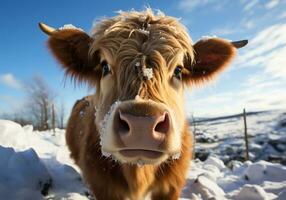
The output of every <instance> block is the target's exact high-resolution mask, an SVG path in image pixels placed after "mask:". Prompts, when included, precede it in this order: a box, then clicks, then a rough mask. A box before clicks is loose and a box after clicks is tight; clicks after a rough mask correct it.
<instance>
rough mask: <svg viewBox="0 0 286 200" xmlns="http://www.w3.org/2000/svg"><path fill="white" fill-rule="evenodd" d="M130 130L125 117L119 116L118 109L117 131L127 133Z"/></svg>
mask: <svg viewBox="0 0 286 200" xmlns="http://www.w3.org/2000/svg"><path fill="white" fill-rule="evenodd" d="M129 131H130V127H129V124H128V122H127V121H126V119H124V118H123V117H122V116H121V112H120V111H119V116H118V132H119V133H121V134H127V133H129Z"/></svg>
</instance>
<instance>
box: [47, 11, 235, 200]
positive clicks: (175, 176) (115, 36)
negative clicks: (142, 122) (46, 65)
mask: <svg viewBox="0 0 286 200" xmlns="http://www.w3.org/2000/svg"><path fill="white" fill-rule="evenodd" d="M48 45H49V47H50V49H51V51H52V53H53V54H54V55H55V57H56V58H57V59H58V61H59V62H60V63H61V64H62V65H63V67H64V69H66V72H67V74H69V75H71V76H72V77H73V78H75V79H77V80H79V81H87V82H88V83H89V84H90V85H91V86H94V87H96V90H97V91H96V94H94V95H93V96H90V97H87V98H84V99H82V100H80V101H78V102H77V103H76V104H75V106H74V108H73V111H72V114H71V117H70V119H69V122H68V127H67V131H66V140H67V144H68V146H69V149H70V151H71V157H72V158H73V159H74V160H75V162H76V164H77V165H78V166H79V167H80V168H81V170H82V173H83V176H84V178H85V180H86V182H87V183H88V184H89V186H90V188H91V190H92V192H93V193H94V195H95V196H96V198H97V199H99V200H113V199H118V200H123V199H126V198H129V199H131V200H139V199H143V198H144V197H146V195H148V194H149V195H151V199H153V200H157V199H158V200H164V199H169V200H175V199H178V197H179V195H180V192H181V190H182V187H183V186H184V184H185V176H186V172H187V169H188V165H189V161H190V159H191V155H192V148H193V147H192V143H193V141H192V137H191V133H189V131H188V124H187V122H186V121H187V120H186V118H185V115H184V111H183V105H184V102H183V90H184V87H185V86H189V85H191V84H190V83H200V82H205V81H207V80H209V79H213V78H214V77H215V75H217V74H218V73H219V72H221V71H222V70H223V69H224V68H225V67H226V66H227V64H228V63H229V62H230V61H231V59H232V58H233V57H234V55H235V52H236V50H235V47H234V46H233V45H232V44H231V43H230V42H227V41H225V40H222V39H208V40H201V41H199V42H198V43H196V44H195V45H193V44H192V41H191V39H190V37H189V36H188V34H187V31H186V29H185V28H184V26H183V25H181V24H180V23H179V22H178V21H177V20H176V19H175V18H172V17H167V16H164V15H154V14H153V12H152V11H151V10H147V11H145V12H135V11H134V12H133V11H132V12H127V13H125V12H123V13H120V14H119V15H118V16H116V17H113V18H109V19H103V20H102V21H100V22H99V23H98V24H97V25H96V26H95V28H94V30H93V34H92V36H91V37H90V36H88V35H87V34H86V33H84V32H82V31H79V30H74V29H67V30H58V31H55V32H54V33H53V34H52V35H51V36H50V38H49V41H48ZM102 61H104V62H107V63H108V64H109V66H110V68H111V71H110V73H109V74H108V75H106V76H104V75H103V74H102V68H101V67H102V66H101V64H100V63H101V62H102ZM137 63H140V66H137ZM178 67H181V68H182V75H180V76H177V77H176V76H175V75H174V71H175V70H176V69H177V68H178ZM144 68H152V69H153V77H152V78H151V80H146V78H144V76H143V75H142V73H143V70H144ZM136 96H140V98H141V99H142V100H144V102H148V101H149V100H152V102H158V103H162V104H164V105H166V106H167V107H168V108H170V109H171V110H172V111H174V117H175V119H176V120H177V122H176V123H177V126H178V129H179V130H181V132H180V133H179V135H178V136H177V137H180V141H181V143H182V145H181V150H180V151H181V156H180V158H179V159H176V160H172V159H167V160H166V161H165V162H162V163H161V164H160V165H144V166H142V167H138V166H136V165H132V164H122V163H120V162H119V163H118V162H116V161H114V160H112V159H110V158H106V157H104V156H103V155H102V152H101V145H100V133H99V127H100V123H101V122H102V120H103V119H104V116H105V115H106V113H107V112H108V111H109V109H110V107H111V105H112V104H113V103H114V102H115V101H117V100H120V101H123V102H124V101H128V100H133V99H134V98H135V97H136ZM146 105H147V104H146ZM95 107H96V108H97V110H95ZM131 110H132V108H131ZM140 112H141V111H140ZM142 112H144V111H142ZM95 113H96V114H95ZM143 114H144V113H143ZM145 114H146V113H145ZM166 145H167V146H168V145H172V141H168V144H166Z"/></svg>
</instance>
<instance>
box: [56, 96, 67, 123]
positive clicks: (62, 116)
mask: <svg viewBox="0 0 286 200" xmlns="http://www.w3.org/2000/svg"><path fill="white" fill-rule="evenodd" d="M65 114H66V110H65V105H64V102H63V101H62V102H61V105H60V107H59V108H58V112H57V115H58V127H59V128H61V129H63V128H64V120H65Z"/></svg>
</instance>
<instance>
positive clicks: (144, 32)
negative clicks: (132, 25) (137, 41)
mask: <svg viewBox="0 0 286 200" xmlns="http://www.w3.org/2000/svg"><path fill="white" fill-rule="evenodd" d="M137 30H138V31H139V32H140V33H143V34H145V35H149V34H150V31H147V30H145V29H141V28H140V29H137Z"/></svg>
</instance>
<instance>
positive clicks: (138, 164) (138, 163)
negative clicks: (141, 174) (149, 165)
mask: <svg viewBox="0 0 286 200" xmlns="http://www.w3.org/2000/svg"><path fill="white" fill-rule="evenodd" d="M136 165H137V167H143V166H144V162H143V160H141V159H139V160H138V161H137V163H136Z"/></svg>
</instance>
